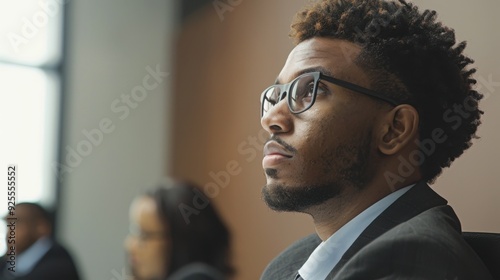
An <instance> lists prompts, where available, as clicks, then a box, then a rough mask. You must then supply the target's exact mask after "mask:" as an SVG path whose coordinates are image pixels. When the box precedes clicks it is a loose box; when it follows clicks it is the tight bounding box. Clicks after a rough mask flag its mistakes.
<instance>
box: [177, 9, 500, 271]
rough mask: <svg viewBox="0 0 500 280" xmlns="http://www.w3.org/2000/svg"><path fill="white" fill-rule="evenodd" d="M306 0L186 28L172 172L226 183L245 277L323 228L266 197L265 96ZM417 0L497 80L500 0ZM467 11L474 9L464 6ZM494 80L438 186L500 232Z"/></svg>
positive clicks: (201, 16) (197, 19)
mask: <svg viewBox="0 0 500 280" xmlns="http://www.w3.org/2000/svg"><path fill="white" fill-rule="evenodd" d="M233 2H238V1H233ZM306 2H307V1H299V0H294V1H291V0H275V1H265V0H252V1H242V2H241V4H239V5H237V6H235V7H234V9H233V10H232V11H227V12H226V13H224V14H223V18H220V17H219V15H218V14H217V12H216V10H215V9H214V7H213V6H212V5H209V6H208V7H207V8H206V9H205V10H204V11H202V12H199V13H198V14H196V15H195V16H193V17H192V18H190V20H189V21H188V22H187V24H186V25H185V27H184V29H183V30H182V32H180V34H179V41H178V46H177V52H176V54H175V57H176V59H177V61H176V65H175V66H174V71H173V73H174V76H175V77H174V80H175V85H174V88H175V90H174V92H175V97H174V98H175V100H174V104H173V107H174V108H175V109H174V112H173V115H174V123H175V125H174V130H173V146H172V155H173V158H172V161H171V166H172V169H171V170H170V173H172V174H174V175H176V176H182V177H188V178H191V179H193V180H195V181H197V182H199V183H201V184H204V185H211V186H212V187H213V188H212V190H214V192H217V193H214V197H215V201H216V203H217V206H219V209H220V211H221V213H222V215H223V216H224V218H226V220H227V221H228V223H229V225H230V227H231V229H232V231H233V236H234V248H233V249H234V257H235V258H234V262H235V264H236V266H237V269H238V270H239V274H238V276H237V277H236V278H237V279H245V280H246V279H248V280H250V279H257V278H258V277H259V275H260V274H261V272H262V270H263V269H264V267H265V266H266V264H267V263H268V262H269V261H270V260H271V259H272V258H273V257H274V256H275V255H277V254H278V253H279V252H280V251H281V250H282V249H284V248H285V247H286V246H287V245H289V244H291V243H292V242H293V241H294V240H296V239H298V238H299V237H301V236H304V235H306V234H308V233H311V232H313V231H314V228H313V226H312V223H311V221H310V219H309V217H307V216H305V215H301V214H293V213H274V212H272V211H270V210H269V209H268V208H267V207H266V206H265V204H264V203H263V202H262V201H261V199H260V190H261V187H262V185H263V184H264V182H265V178H264V174H263V172H262V168H261V159H262V156H261V148H262V141H261V140H259V132H260V131H261V128H260V120H259V96H260V92H261V91H262V89H264V88H265V87H267V86H268V85H269V84H270V83H272V82H274V79H275V77H276V75H277V74H278V72H279V70H280V69H281V67H282V65H283V63H284V60H285V59H286V56H287V54H288V52H289V51H290V50H291V48H292V47H293V46H292V42H291V41H290V40H289V39H288V36H287V34H288V31H289V25H290V22H291V19H292V17H293V15H294V14H295V11H296V10H297V9H298V8H299V7H301V6H302V5H303V4H304V3H306ZM415 2H417V3H418V4H420V5H421V7H429V8H436V9H438V12H439V13H440V15H441V16H442V17H441V18H442V19H443V20H444V21H445V22H446V23H447V24H448V25H450V26H453V27H454V28H455V29H456V30H457V34H458V37H459V39H461V40H462V39H468V40H469V41H470V43H469V48H468V50H467V53H468V54H470V55H471V56H472V57H474V58H475V59H476V61H477V66H478V68H479V72H478V76H480V77H483V78H484V79H485V80H488V77H489V75H492V78H491V79H492V80H493V81H499V82H500V68H499V67H500V66H499V65H498V64H497V61H498V58H499V55H497V52H496V51H495V50H497V49H500V48H499V47H500V46H499V45H500V40H499V38H498V35H497V33H496V32H494V30H493V29H494V27H495V26H499V24H500V21H499V20H498V19H497V18H496V17H494V16H495V14H494V13H495V11H498V9H499V8H500V4H499V2H496V1H493V0H488V1H487V0H484V1H480V2H481V3H482V4H479V3H478V2H474V3H472V2H471V1H454V5H450V4H449V3H450V2H449V1H444V0H440V1H431V0H426V1H423V0H422V1H415ZM465 12H470V13H471V17H468V16H464V14H465ZM221 19H222V20H221ZM483 88H485V89H488V88H487V87H483ZM488 90H489V91H490V92H491V94H489V95H490V97H488V98H487V99H486V100H485V102H484V104H483V105H484V110H485V111H487V114H486V115H485V117H484V124H483V126H482V127H481V130H480V134H481V136H482V139H481V140H479V141H476V145H475V146H474V147H473V148H471V149H470V151H468V152H466V153H465V154H464V155H463V157H462V158H460V159H459V160H458V161H457V162H456V163H455V164H454V165H453V168H451V169H450V170H447V171H446V172H445V174H444V175H443V176H442V178H441V179H439V180H438V181H437V183H436V185H435V189H437V191H438V192H440V193H441V194H443V195H444V196H445V197H446V198H448V199H449V201H450V203H451V204H452V205H453V206H454V207H455V209H456V211H457V212H458V214H459V216H460V217H461V218H462V221H463V227H464V229H465V230H484V231H497V232H500V222H499V221H498V218H497V216H498V215H497V214H498V213H499V212H500V205H499V203H498V202H499V197H500V187H499V182H500V175H499V174H498V172H495V171H496V170H497V169H498V168H497V166H496V165H495V162H494V160H495V159H497V158H499V157H500V149H499V148H498V147H497V143H500V132H499V131H498V129H497V128H498V124H495V120H497V119H499V118H500V112H498V111H496V112H495V109H494V108H499V107H500V97H498V96H497V94H498V92H500V85H499V86H495V87H493V88H491V86H490V88H489V89H488ZM253 137H255V139H254V140H255V141H254V142H252V138H253ZM252 143H253V144H252ZM255 143H256V145H254V144H255ZM228 164H229V165H232V166H229V169H231V170H230V171H232V172H233V173H232V174H230V173H229V172H228V173H227V174H229V175H228V178H229V179H230V182H229V184H228V185H227V186H225V184H224V182H220V181H219V182H218V181H217V180H216V179H214V178H213V177H212V176H210V175H209V174H210V173H211V172H214V173H218V174H219V175H220V176H223V175H221V174H222V173H221V172H226V171H225V170H226V169H227V168H228V167H227V165H228ZM235 165H237V167H234V166H235ZM214 186H215V187H214Z"/></svg>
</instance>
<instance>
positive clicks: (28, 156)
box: [0, 0, 64, 255]
mask: <svg viewBox="0 0 500 280" xmlns="http://www.w3.org/2000/svg"><path fill="white" fill-rule="evenodd" d="M63 15H64V1H63V0H41V1H34V0H28V1H10V0H0V98H1V102H0V114H1V115H0V124H1V130H2V137H1V138H0V150H1V151H2V152H1V156H0V161H1V165H0V167H1V170H2V171H1V173H2V176H1V178H2V185H4V186H6V183H7V166H8V165H9V164H15V165H17V169H18V172H17V186H16V202H24V201H32V202H39V203H41V204H42V205H44V206H46V207H51V206H53V205H54V204H55V198H56V186H57V183H58V182H57V173H56V168H55V164H54V163H56V162H57V155H58V148H57V147H58V138H59V137H58V136H59V119H60V112H59V111H60V97H61V95H60V94H61V70H60V69H61V62H62V34H63V25H62V21H63ZM0 198H1V200H2V201H1V205H0V215H1V216H2V217H4V216H5V215H6V214H7V189H6V187H3V188H2V191H1V195H0ZM0 235H1V236H4V235H5V226H2V227H1V228H0ZM1 240H2V242H0V255H1V254H3V253H4V252H5V249H6V248H5V243H4V238H3V237H2V238H1Z"/></svg>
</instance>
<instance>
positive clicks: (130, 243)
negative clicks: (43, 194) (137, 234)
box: [123, 235, 137, 253]
mask: <svg viewBox="0 0 500 280" xmlns="http://www.w3.org/2000/svg"><path fill="white" fill-rule="evenodd" d="M123 247H125V250H126V251H127V252H128V253H131V252H133V251H134V249H135V247H137V241H136V239H135V238H133V237H132V236H131V235H127V237H125V241H124V242H123Z"/></svg>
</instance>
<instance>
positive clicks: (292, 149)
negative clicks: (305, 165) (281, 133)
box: [265, 135, 297, 154]
mask: <svg viewBox="0 0 500 280" xmlns="http://www.w3.org/2000/svg"><path fill="white" fill-rule="evenodd" d="M271 141H276V143H278V144H280V145H281V146H283V148H285V150H287V151H288V152H291V153H293V154H295V153H296V152H297V149H295V148H294V147H293V146H292V145H290V144H288V143H287V142H285V141H284V140H283V139H281V138H279V137H278V136H276V135H272V136H271V137H269V139H267V141H266V143H265V144H267V143H269V142H271Z"/></svg>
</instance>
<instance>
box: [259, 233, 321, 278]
mask: <svg viewBox="0 0 500 280" xmlns="http://www.w3.org/2000/svg"><path fill="white" fill-rule="evenodd" d="M320 243H321V239H320V238H319V237H318V235H317V234H311V235H308V236H306V237H304V238H302V239H300V240H299V241H297V242H295V243H293V244H292V245H291V246H289V247H288V248H287V249H285V251H283V252H282V253H281V254H279V255H278V256H277V257H276V258H274V259H273V260H272V261H271V262H270V263H269V265H268V266H267V267H266V269H265V270H264V272H263V274H262V277H261V279H262V280H267V279H269V280H271V279H286V278H288V279H293V277H294V275H295V274H296V273H297V271H298V270H299V268H300V267H301V266H302V265H303V264H304V263H305V262H306V260H307V259H308V258H309V255H311V253H312V252H313V251H314V249H316V247H318V245H319V244H320Z"/></svg>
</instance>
